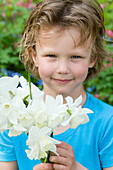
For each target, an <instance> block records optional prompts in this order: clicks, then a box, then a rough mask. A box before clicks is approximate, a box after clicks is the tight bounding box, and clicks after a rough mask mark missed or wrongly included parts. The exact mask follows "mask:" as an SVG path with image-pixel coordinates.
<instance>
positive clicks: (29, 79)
mask: <svg viewBox="0 0 113 170" xmlns="http://www.w3.org/2000/svg"><path fill="white" fill-rule="evenodd" d="M28 81H29V90H30V99H31V100H32V93H31V72H30V69H29V71H28Z"/></svg>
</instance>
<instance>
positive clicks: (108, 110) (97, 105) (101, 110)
mask: <svg viewBox="0 0 113 170" xmlns="http://www.w3.org/2000/svg"><path fill="white" fill-rule="evenodd" d="M86 105H87V106H88V105H89V107H90V109H92V110H93V111H94V113H95V114H99V115H101V114H102V115H103V116H104V115H105V116H108V115H109V116H113V106H111V105H109V104H107V103H105V102H103V101H101V100H99V99H97V98H95V97H94V96H93V95H91V94H89V93H87V101H86Z"/></svg>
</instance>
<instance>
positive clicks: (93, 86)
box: [84, 0, 113, 105]
mask: <svg viewBox="0 0 113 170" xmlns="http://www.w3.org/2000/svg"><path fill="white" fill-rule="evenodd" d="M99 2H100V4H102V6H103V7H104V8H103V10H104V17H105V22H104V23H105V28H106V36H105V37H104V38H105V42H106V47H107V49H108V51H109V53H110V54H109V55H108V57H107V58H106V59H105V62H104V65H105V70H104V71H103V72H101V73H100V74H99V75H98V76H97V77H96V78H94V79H92V80H90V81H88V82H87V83H85V84H84V86H85V89H86V90H88V91H89V92H90V93H91V94H93V95H94V96H95V97H97V98H99V99H100V100H103V101H104V102H106V103H109V104H111V105H113V1H112V0H107V1H106V0H99Z"/></svg>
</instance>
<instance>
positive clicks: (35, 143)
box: [26, 126, 60, 160]
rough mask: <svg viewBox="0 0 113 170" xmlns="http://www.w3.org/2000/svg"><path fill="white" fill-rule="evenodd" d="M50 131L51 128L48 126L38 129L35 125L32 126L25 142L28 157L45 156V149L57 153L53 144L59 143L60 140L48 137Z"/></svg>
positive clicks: (37, 157) (39, 157) (38, 157)
mask: <svg viewBox="0 0 113 170" xmlns="http://www.w3.org/2000/svg"><path fill="white" fill-rule="evenodd" d="M50 133H51V129H50V128H48V127H43V128H41V129H39V128H38V127H37V126H32V128H31V129H30V131H29V136H28V140H27V142H26V143H27V145H28V147H29V149H30V150H29V149H27V150H26V153H27V156H28V157H29V158H30V159H35V160H36V159H38V160H40V159H41V158H45V157H47V151H52V152H54V153H55V154H57V152H56V146H55V144H60V142H59V141H57V140H55V139H53V138H51V137H49V136H48V135H49V134H50ZM57 155H58V154H57Z"/></svg>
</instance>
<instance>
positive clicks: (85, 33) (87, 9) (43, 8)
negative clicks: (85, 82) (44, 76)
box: [20, 0, 108, 79]
mask: <svg viewBox="0 0 113 170" xmlns="http://www.w3.org/2000/svg"><path fill="white" fill-rule="evenodd" d="M53 26H58V27H59V30H63V29H66V28H68V27H78V28H79V30H80V33H81V37H82V38H81V42H80V43H84V42H85V41H86V40H88V38H89V37H91V39H92V42H93V44H92V52H91V58H92V60H93V59H95V58H96V60H97V61H96V64H95V65H94V67H93V68H89V71H88V75H87V78H86V79H90V78H91V77H93V76H95V75H97V74H98V73H99V72H100V71H101V70H102V68H103V60H104V58H105V57H106V56H107V55H108V53H107V52H106V50H105V49H104V40H103V36H104V33H105V28H104V17H103V11H102V8H101V7H100V5H99V3H98V1H97V0H44V1H42V2H40V3H39V4H38V5H37V6H36V8H35V9H34V10H33V11H32V13H31V15H30V16H29V18H28V20H27V22H26V25H25V29H24V33H23V36H22V41H21V48H22V50H21V52H20V58H21V61H22V62H23V63H24V65H25V67H26V69H28V68H30V69H31V72H32V74H33V75H34V76H35V77H38V76H39V75H38V68H37V67H36V65H35V64H34V62H33V59H32V56H31V54H30V48H33V49H34V51H35V52H36V38H38V36H39V35H40V31H41V30H43V29H44V28H46V27H47V28H51V27H53Z"/></svg>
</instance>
